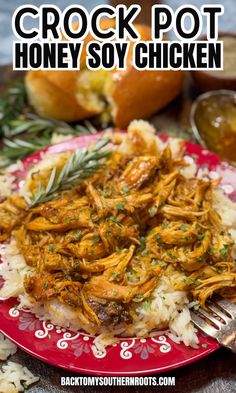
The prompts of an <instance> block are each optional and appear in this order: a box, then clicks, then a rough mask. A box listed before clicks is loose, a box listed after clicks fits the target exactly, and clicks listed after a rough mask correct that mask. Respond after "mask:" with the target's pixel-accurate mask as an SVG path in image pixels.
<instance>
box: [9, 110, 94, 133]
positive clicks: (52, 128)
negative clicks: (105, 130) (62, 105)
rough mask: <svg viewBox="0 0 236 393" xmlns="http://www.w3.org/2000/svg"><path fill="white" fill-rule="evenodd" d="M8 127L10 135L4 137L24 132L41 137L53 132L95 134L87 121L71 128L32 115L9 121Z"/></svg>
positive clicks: (56, 121) (58, 122) (68, 125)
mask: <svg viewBox="0 0 236 393" xmlns="http://www.w3.org/2000/svg"><path fill="white" fill-rule="evenodd" d="M9 127H10V132H9V134H10V135H6V134H5V136H6V137H10V136H11V137H12V136H16V135H19V134H22V133H26V132H27V133H28V134H34V135H38V134H40V135H42V133H47V134H53V133H54V132H56V133H58V134H63V135H67V134H70V135H82V134H89V133H90V134H94V133H96V132H97V131H96V128H94V127H93V125H92V124H91V123H90V122H89V121H85V122H84V125H82V124H77V125H75V126H72V125H70V124H68V123H65V122H63V121H59V120H52V119H46V118H42V117H39V116H37V115H35V114H32V113H27V114H26V116H25V117H24V118H23V119H17V120H11V121H10V122H9Z"/></svg>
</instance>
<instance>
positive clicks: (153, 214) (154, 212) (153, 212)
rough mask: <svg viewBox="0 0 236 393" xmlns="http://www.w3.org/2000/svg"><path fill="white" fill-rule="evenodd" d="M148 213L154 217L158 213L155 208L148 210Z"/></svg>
mask: <svg viewBox="0 0 236 393" xmlns="http://www.w3.org/2000/svg"><path fill="white" fill-rule="evenodd" d="M148 213H149V216H151V217H154V216H155V214H156V213H157V208H156V207H155V206H153V207H150V209H148Z"/></svg>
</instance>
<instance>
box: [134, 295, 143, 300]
mask: <svg viewBox="0 0 236 393" xmlns="http://www.w3.org/2000/svg"><path fill="white" fill-rule="evenodd" d="M143 298H144V296H143V295H140V294H138V295H136V296H135V297H134V299H135V300H142V299H143Z"/></svg>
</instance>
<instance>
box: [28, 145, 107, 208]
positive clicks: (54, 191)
mask: <svg viewBox="0 0 236 393" xmlns="http://www.w3.org/2000/svg"><path fill="white" fill-rule="evenodd" d="M108 143H109V139H100V140H99V141H98V142H97V143H96V145H95V146H94V148H93V149H92V150H91V151H90V150H88V149H86V150H77V151H75V152H74V153H73V154H72V155H71V156H70V158H69V159H68V161H66V163H65V164H64V166H63V167H62V169H61V170H60V171H59V172H58V170H57V169H56V168H53V169H52V171H51V174H50V177H49V180H48V183H47V186H46V188H45V189H43V186H42V183H41V182H39V183H38V187H37V191H36V192H35V194H33V195H32V196H29V195H25V200H26V202H27V204H28V207H29V208H32V207H34V206H36V205H38V204H40V203H44V202H47V201H50V200H52V199H54V198H57V197H58V195H59V193H60V192H61V191H64V190H69V189H70V188H71V187H73V186H74V185H75V184H79V183H80V182H81V181H83V180H84V179H86V178H87V177H88V176H90V175H92V174H93V173H94V172H95V171H96V170H97V169H98V168H100V167H101V163H102V159H103V158H105V157H107V156H108V155H109V154H110V152H111V150H110V149H106V150H104V147H105V146H107V144H108Z"/></svg>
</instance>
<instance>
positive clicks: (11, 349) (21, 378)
mask: <svg viewBox="0 0 236 393" xmlns="http://www.w3.org/2000/svg"><path fill="white" fill-rule="evenodd" d="M16 351H17V346H16V345H15V344H13V343H12V342H11V341H10V340H8V339H7V338H6V337H4V335H3V334H2V333H0V360H6V359H7V358H8V357H9V356H11V355H14V354H15V353H16ZM38 380H39V378H38V377H35V376H34V375H33V374H32V373H31V372H30V371H29V370H28V369H27V368H26V367H23V366H21V365H20V364H18V363H14V362H11V361H9V362H8V363H6V364H4V365H2V367H1V369H0V393H11V392H12V393H18V392H23V391H24V390H25V388H27V387H28V386H30V385H31V384H32V383H35V382H37V381H38Z"/></svg>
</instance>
